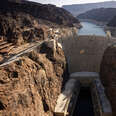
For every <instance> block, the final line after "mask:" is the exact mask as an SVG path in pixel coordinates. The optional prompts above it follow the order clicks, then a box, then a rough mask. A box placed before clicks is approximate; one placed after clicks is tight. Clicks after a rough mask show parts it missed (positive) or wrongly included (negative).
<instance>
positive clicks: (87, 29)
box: [78, 22, 106, 36]
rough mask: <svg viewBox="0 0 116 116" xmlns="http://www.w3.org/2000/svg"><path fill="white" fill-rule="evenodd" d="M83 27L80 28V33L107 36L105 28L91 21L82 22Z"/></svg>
mask: <svg viewBox="0 0 116 116" xmlns="http://www.w3.org/2000/svg"><path fill="white" fill-rule="evenodd" d="M81 24H82V26H83V27H82V28H81V29H80V30H79V32H78V34H79V35H97V36H106V33H105V31H104V29H103V28H102V27H100V26H97V25H96V24H93V23H89V22H81Z"/></svg>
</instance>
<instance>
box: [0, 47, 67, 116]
mask: <svg viewBox="0 0 116 116" xmlns="http://www.w3.org/2000/svg"><path fill="white" fill-rule="evenodd" d="M44 47H45V45H44ZM46 48H47V47H46ZM47 49H49V51H51V52H49V53H47V51H46V50H47ZM47 49H45V50H44V51H42V50H41V48H40V49H39V48H38V50H35V51H33V52H30V53H28V54H27V55H24V56H23V57H21V59H20V60H19V61H16V62H14V63H11V64H9V65H7V66H4V67H0V115H1V116H53V111H54V108H55V105H56V100H57V97H58V95H59V94H60V92H61V87H62V80H63V78H64V76H63V75H64V73H66V72H65V66H66V62H65V57H64V54H63V51H62V50H61V49H60V48H57V50H56V52H55V56H53V52H52V51H53V50H52V49H51V48H47ZM39 51H40V52H39Z"/></svg>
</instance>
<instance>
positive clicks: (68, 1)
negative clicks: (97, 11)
mask: <svg viewBox="0 0 116 116" xmlns="http://www.w3.org/2000/svg"><path fill="white" fill-rule="evenodd" d="M29 1H34V2H38V3H43V4H54V5H56V6H59V7H61V6H63V5H72V4H85V3H97V2H108V1H116V0H94V1H93V0H86V1H85V0H78V1H75V0H44V1H43V0H29Z"/></svg>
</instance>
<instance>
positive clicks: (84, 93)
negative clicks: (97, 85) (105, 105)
mask: <svg viewBox="0 0 116 116" xmlns="http://www.w3.org/2000/svg"><path fill="white" fill-rule="evenodd" d="M73 116H94V111H93V103H92V97H91V91H90V88H89V87H87V88H86V87H82V88H81V89H80V93H79V96H78V101H77V103H76V107H75V110H74V114H73Z"/></svg>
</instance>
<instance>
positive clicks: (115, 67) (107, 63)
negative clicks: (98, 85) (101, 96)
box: [100, 43, 116, 116]
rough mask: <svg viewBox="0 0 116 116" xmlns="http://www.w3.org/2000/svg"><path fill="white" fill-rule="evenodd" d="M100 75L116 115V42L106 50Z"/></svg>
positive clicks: (114, 115) (115, 115)
mask: <svg viewBox="0 0 116 116" xmlns="http://www.w3.org/2000/svg"><path fill="white" fill-rule="evenodd" d="M100 77H101V80H102V83H103V85H104V87H105V92H106V94H107V96H108V98H109V100H110V102H111V106H112V110H113V116H116V44H115V43H114V44H113V45H112V46H110V47H108V48H107V49H106V50H105V53H104V56H103V59H102V63H101V69H100Z"/></svg>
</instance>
